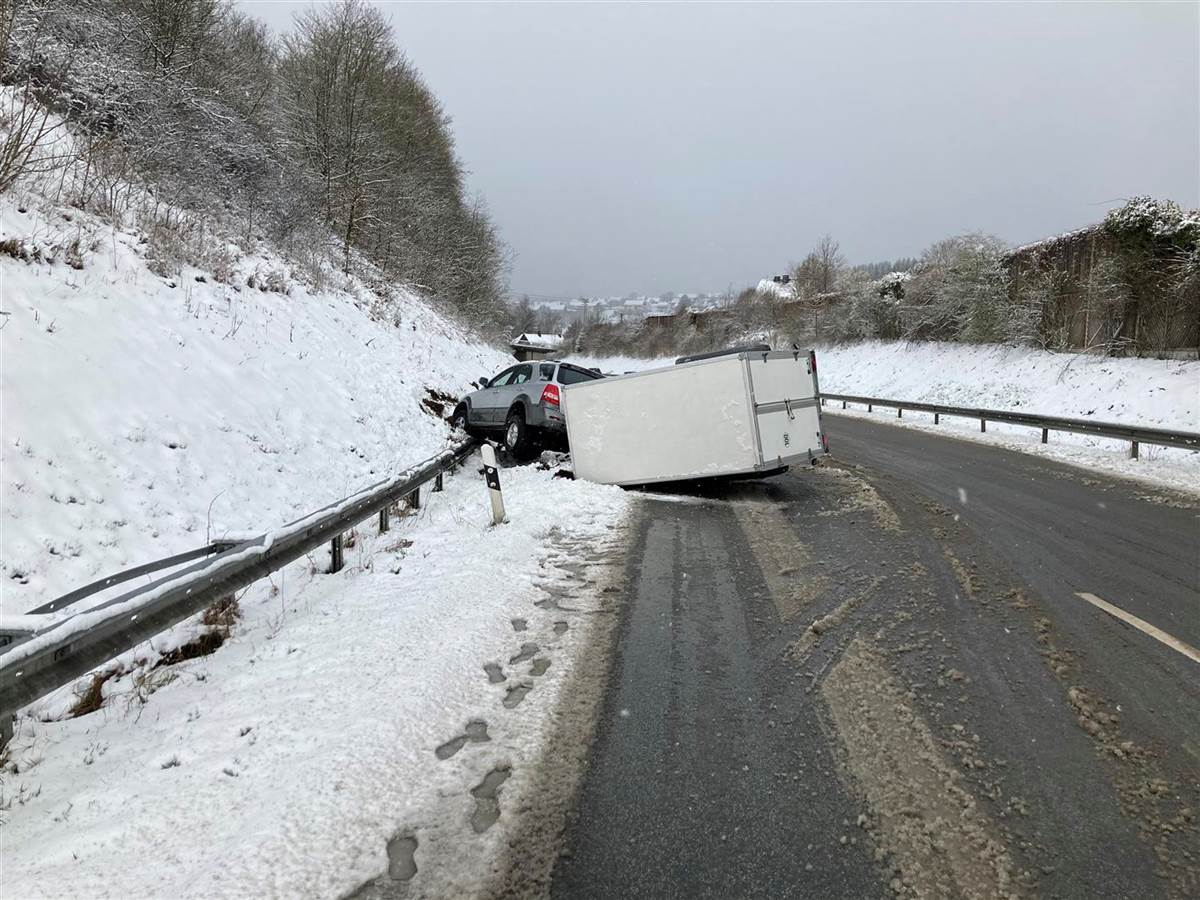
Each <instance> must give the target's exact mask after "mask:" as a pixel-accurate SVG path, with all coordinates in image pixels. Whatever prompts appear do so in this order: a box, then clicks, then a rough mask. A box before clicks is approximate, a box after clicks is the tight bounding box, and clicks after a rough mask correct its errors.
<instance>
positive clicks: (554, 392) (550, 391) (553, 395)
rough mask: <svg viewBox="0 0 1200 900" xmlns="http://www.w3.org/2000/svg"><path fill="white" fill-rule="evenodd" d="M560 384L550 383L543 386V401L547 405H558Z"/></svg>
mask: <svg viewBox="0 0 1200 900" xmlns="http://www.w3.org/2000/svg"><path fill="white" fill-rule="evenodd" d="M558 400H559V398H558V385H557V384H548V385H546V386H545V387H544V388H542V403H544V404H545V405H546V406H558Z"/></svg>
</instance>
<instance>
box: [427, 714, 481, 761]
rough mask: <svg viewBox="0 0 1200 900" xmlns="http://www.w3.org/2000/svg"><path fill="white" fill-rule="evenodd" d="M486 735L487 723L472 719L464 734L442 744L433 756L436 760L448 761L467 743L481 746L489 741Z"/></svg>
mask: <svg viewBox="0 0 1200 900" xmlns="http://www.w3.org/2000/svg"><path fill="white" fill-rule="evenodd" d="M490 740H491V738H490V737H488V733H487V722H483V721H480V720H478V719H474V720H472V721H470V722H468V723H467V730H466V734H460V735H459V736H458V737H455V738H450V740H448V741H446V743H444V744H442V745H441V746H440V747H438V748H437V749H436V750H434V751H433V752H434V754H435V755H436V756H437V758H438V759H449V758H450V757H452V756H453V755H454V754H455V753H457V752H458V751H459V750H461V749H462V748H463V747H464V746H466V744H467V742H468V741H469V742H470V743H472V744H481V743H483V742H484V741H490Z"/></svg>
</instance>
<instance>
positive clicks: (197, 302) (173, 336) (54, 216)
mask: <svg viewBox="0 0 1200 900" xmlns="http://www.w3.org/2000/svg"><path fill="white" fill-rule="evenodd" d="M22 210H24V211H22ZM0 222H2V223H3V224H2V233H0V238H3V239H5V240H8V239H12V240H13V241H16V242H18V243H20V244H21V245H22V246H23V247H24V248H25V250H26V252H27V253H29V254H32V253H33V251H34V250H35V249H36V250H37V251H38V253H37V255H38V256H41V257H42V261H35V260H36V257H34V258H31V260H30V261H22V260H19V259H16V258H13V257H11V256H0V295H2V300H3V303H2V305H3V309H4V311H5V312H7V313H9V315H8V316H6V317H5V322H4V325H3V330H2V331H0V347H2V351H3V366H2V371H0V393H2V401H0V402H2V416H3V446H2V448H0V464H2V465H3V470H4V478H3V484H2V485H0V500H2V505H3V515H4V527H3V529H2V531H3V534H2V539H0V559H2V562H0V568H2V570H3V571H2V573H0V577H2V584H3V590H2V591H0V613H7V614H19V613H24V612H26V611H28V610H29V609H32V608H34V607H35V606H38V605H40V604H41V603H44V602H46V601H48V600H51V599H53V598H54V597H55V596H58V595H59V594H61V593H63V592H65V591H67V590H70V589H71V588H74V587H78V586H80V585H82V584H84V583H86V582H88V581H90V580H93V579H95V578H97V577H100V576H102V575H106V574H108V573H110V572H114V571H117V570H119V569H121V568H124V567H127V566H129V565H134V564H137V563H140V562H144V561H148V560H150V559H155V558H158V557H162V556H167V555H170V554H171V553H175V552H180V551H183V550H188V549H192V548H194V547H198V546H201V545H203V544H204V543H206V542H207V539H208V536H209V535H212V536H213V537H217V536H220V535H222V534H223V533H225V532H227V531H237V532H246V531H261V530H264V529H268V528H274V527H277V526H279V525H281V524H283V523H284V522H287V521H290V520H291V519H294V518H297V517H298V516H300V515H303V514H305V513H308V512H311V511H312V510H314V509H317V508H319V507H321V506H324V505H325V504H327V503H330V502H332V501H334V500H338V499H340V498H341V497H344V496H346V495H347V494H349V493H351V492H352V491H353V490H354V489H356V488H358V487H361V486H363V485H364V484H367V483H370V482H372V481H377V480H379V479H380V478H382V477H383V476H384V475H386V474H387V472H388V471H390V470H393V469H395V468H402V467H404V466H406V465H409V464H411V463H413V462H416V461H418V460H421V459H424V458H425V457H428V456H430V455H431V454H433V453H435V452H436V451H437V450H439V449H441V447H443V446H444V445H445V442H446V437H447V435H448V429H447V427H446V424H445V423H444V422H443V421H442V420H441V418H440V417H439V416H438V415H436V414H435V411H434V410H435V409H436V407H433V406H430V407H425V406H423V405H422V401H424V400H426V399H427V398H428V394H427V390H428V389H433V390H435V391H438V392H443V393H445V394H450V395H458V394H459V393H461V392H464V391H466V390H470V389H471V388H470V386H469V385H470V381H471V379H473V378H476V377H478V375H479V373H480V372H482V371H496V370H498V369H499V368H501V367H503V366H504V365H506V364H507V363H508V361H509V359H508V357H506V356H505V355H504V354H502V353H500V352H498V351H496V350H494V349H492V348H490V347H486V346H484V345H482V344H479V343H477V342H473V341H472V340H471V339H470V338H469V337H468V336H467V335H466V334H464V333H463V332H462V331H461V329H459V328H458V327H457V326H455V325H453V324H452V323H450V322H449V321H448V320H446V319H445V318H443V317H442V316H439V315H438V314H437V313H435V312H434V311H433V310H431V309H430V308H429V307H428V306H427V305H425V304H424V303H422V302H421V301H420V300H419V299H417V298H416V297H414V296H411V295H408V294H405V293H403V292H398V293H396V294H395V296H393V297H392V298H391V299H390V300H389V302H388V303H387V304H386V306H385V304H383V303H382V301H381V299H380V297H379V296H378V295H377V294H375V293H373V291H372V289H371V288H370V287H369V286H368V285H367V284H365V283H364V282H363V281H361V280H359V279H357V278H346V277H344V276H341V275H339V274H338V273H334V272H330V273H327V277H328V279H329V281H330V285H329V286H328V287H325V288H323V289H317V288H315V287H312V286H310V285H306V284H305V283H304V281H303V280H302V279H301V278H300V277H296V276H295V275H294V274H293V272H292V268H291V266H289V264H288V263H287V262H286V261H285V260H283V259H281V258H280V257H279V256H277V255H275V254H273V253H271V252H270V251H268V250H265V249H259V250H257V251H255V252H249V253H247V254H246V255H245V256H244V257H242V258H241V260H240V261H239V262H238V263H237V265H236V269H235V270H234V271H233V272H232V273H224V274H223V275H222V277H223V278H225V282H221V281H218V280H217V277H216V276H215V275H214V273H213V272H210V271H205V270H201V269H197V268H193V267H185V268H184V270H183V272H182V274H181V275H180V276H179V277H166V278H164V277H160V276H158V275H156V274H154V272H153V271H151V267H150V265H149V264H148V260H147V253H148V251H147V246H148V245H147V244H146V243H145V242H144V237H143V236H142V235H141V234H139V233H137V232H135V231H126V230H122V229H120V228H114V227H112V226H111V225H108V224H106V223H104V222H101V221H99V220H97V219H95V218H93V217H90V216H88V215H87V214H85V213H82V212H80V211H79V210H74V209H71V210H66V209H56V208H54V207H53V206H50V205H48V204H45V203H43V204H42V205H41V206H39V205H37V204H35V203H32V202H29V203H28V205H26V206H22V207H18V206H17V205H16V202H15V201H14V200H13V198H11V197H7V198H3V199H2V200H0ZM76 240H78V242H79V243H78V246H79V248H80V254H81V255H80V257H79V259H78V260H77V263H78V265H79V266H81V268H74V267H72V266H71V265H68V264H67V261H66V260H67V258H68V257H67V254H66V252H65V251H64V250H63V249H62V248H63V247H65V246H70V245H71V244H72V243H73V242H75V241H76ZM55 248H57V249H55ZM47 256H51V257H54V258H55V262H53V263H50V262H46V261H44V260H45V258H46V257H47ZM254 285H257V287H256V286H254ZM264 286H266V287H270V288H271V290H264V289H262V288H263V287H264ZM447 412H449V410H447Z"/></svg>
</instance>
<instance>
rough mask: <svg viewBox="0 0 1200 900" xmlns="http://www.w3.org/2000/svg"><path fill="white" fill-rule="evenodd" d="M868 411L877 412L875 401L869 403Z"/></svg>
mask: <svg viewBox="0 0 1200 900" xmlns="http://www.w3.org/2000/svg"><path fill="white" fill-rule="evenodd" d="M867 412H875V404H874V403H868V404H867Z"/></svg>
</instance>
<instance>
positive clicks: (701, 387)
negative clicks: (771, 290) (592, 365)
mask: <svg viewBox="0 0 1200 900" xmlns="http://www.w3.org/2000/svg"><path fill="white" fill-rule="evenodd" d="M562 402H563V412H564V414H565V417H566V420H567V436H568V439H569V440H570V443H571V457H572V460H573V462H574V468H575V475H576V477H578V478H584V479H587V480H588V481H596V482H600V483H602V484H621V485H634V484H653V483H656V482H663V481H684V480H691V479H697V478H712V477H718V476H725V477H728V476H735V475H755V474H760V475H769V474H775V473H777V472H780V471H783V470H784V469H786V468H787V467H788V466H790V465H794V464H796V463H809V462H812V461H813V460H815V459H816V458H817V457H819V456H822V455H824V454H826V453H828V452H829V444H828V440H827V439H826V437H825V433H824V431H822V429H821V410H820V403H819V401H818V388H817V361H816V355H815V354H814V353H813V352H812V351H800V350H796V351H784V350H776V351H771V350H765V349H762V350H757V349H756V350H733V351H727V352H722V353H717V354H705V355H702V356H699V357H685V358H684V360H681V361H680V362H679V363H677V364H676V365H673V366H667V367H664V368H661V369H650V370H648V371H645V372H634V373H632V374H629V375H617V376H613V377H609V378H604V379H601V380H599V381H587V382H583V383H581V384H572V385H570V386H568V387H566V388H565V389H564V390H563V400H562Z"/></svg>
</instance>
